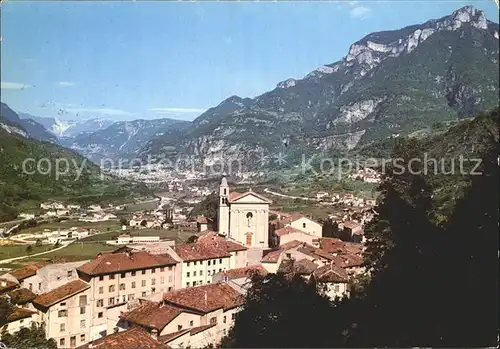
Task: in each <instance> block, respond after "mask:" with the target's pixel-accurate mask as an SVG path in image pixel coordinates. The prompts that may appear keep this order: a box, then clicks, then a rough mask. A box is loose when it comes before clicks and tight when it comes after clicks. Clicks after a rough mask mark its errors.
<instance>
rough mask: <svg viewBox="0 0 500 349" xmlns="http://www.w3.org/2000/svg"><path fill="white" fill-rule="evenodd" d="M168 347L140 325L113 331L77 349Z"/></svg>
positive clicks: (166, 348) (165, 348)
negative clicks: (125, 329) (121, 330)
mask: <svg viewBox="0 0 500 349" xmlns="http://www.w3.org/2000/svg"><path fill="white" fill-rule="evenodd" d="M91 348H102V349H139V348H144V349H168V346H166V345H164V344H161V343H160V342H158V340H157V339H155V338H153V336H151V335H150V334H149V333H148V332H147V331H146V330H144V329H143V328H141V327H133V328H131V329H129V330H127V331H123V332H115V333H113V334H110V335H109V336H106V337H103V338H100V339H97V340H95V341H92V342H90V343H87V344H85V345H82V346H79V347H78V349H91Z"/></svg>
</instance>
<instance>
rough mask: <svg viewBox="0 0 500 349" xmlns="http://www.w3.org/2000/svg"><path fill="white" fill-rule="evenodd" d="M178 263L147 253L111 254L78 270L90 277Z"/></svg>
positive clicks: (102, 256) (164, 256) (167, 256)
mask: <svg viewBox="0 0 500 349" xmlns="http://www.w3.org/2000/svg"><path fill="white" fill-rule="evenodd" d="M176 263H177V262H176V261H175V260H174V259H173V258H172V257H171V256H169V255H152V254H150V253H148V252H146V251H139V252H133V253H110V254H102V255H100V256H98V257H96V258H95V259H93V260H91V261H90V262H88V263H86V264H84V265H82V266H80V267H79V268H77V270H78V271H80V272H82V273H85V274H88V275H102V274H111V273H119V272H124V271H129V270H140V269H146V268H154V267H162V266H166V265H172V264H176Z"/></svg>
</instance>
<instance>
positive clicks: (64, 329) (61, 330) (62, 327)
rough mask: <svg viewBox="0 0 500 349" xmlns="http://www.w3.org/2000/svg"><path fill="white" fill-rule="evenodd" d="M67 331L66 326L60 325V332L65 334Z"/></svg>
mask: <svg viewBox="0 0 500 349" xmlns="http://www.w3.org/2000/svg"><path fill="white" fill-rule="evenodd" d="M65 331H66V324H60V325H59V332H65Z"/></svg>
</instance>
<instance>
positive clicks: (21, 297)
mask: <svg viewBox="0 0 500 349" xmlns="http://www.w3.org/2000/svg"><path fill="white" fill-rule="evenodd" d="M6 296H7V298H8V299H9V301H10V303H11V304H13V305H16V306H19V307H21V308H25V309H29V310H35V308H34V307H33V305H31V302H32V301H33V300H34V299H35V298H36V296H37V295H36V294H34V293H33V292H31V291H30V290H28V289H27V288H18V289H15V290H13V291H10V292H9V293H7V295H6Z"/></svg>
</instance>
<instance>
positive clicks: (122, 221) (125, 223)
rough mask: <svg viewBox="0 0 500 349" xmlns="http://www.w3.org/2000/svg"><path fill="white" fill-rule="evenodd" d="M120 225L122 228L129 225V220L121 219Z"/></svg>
mask: <svg viewBox="0 0 500 349" xmlns="http://www.w3.org/2000/svg"><path fill="white" fill-rule="evenodd" d="M120 225H121V226H124V225H128V222H127V220H126V219H125V218H120Z"/></svg>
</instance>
